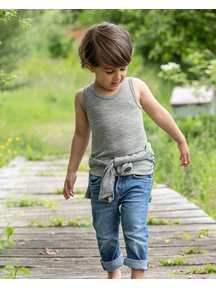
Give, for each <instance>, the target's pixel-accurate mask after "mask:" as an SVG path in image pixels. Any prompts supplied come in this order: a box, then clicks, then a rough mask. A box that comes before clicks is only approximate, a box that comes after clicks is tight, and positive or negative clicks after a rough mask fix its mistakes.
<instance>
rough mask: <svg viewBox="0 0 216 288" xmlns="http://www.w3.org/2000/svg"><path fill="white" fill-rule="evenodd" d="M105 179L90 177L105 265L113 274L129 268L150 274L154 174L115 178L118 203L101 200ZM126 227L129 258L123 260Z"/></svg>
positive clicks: (94, 215)
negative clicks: (121, 237) (150, 206)
mask: <svg viewBox="0 0 216 288" xmlns="http://www.w3.org/2000/svg"><path fill="white" fill-rule="evenodd" d="M100 182H101V177H99V176H94V175H90V177H89V188H90V194H91V205H92V217H93V226H94V228H95V231H96V237H97V242H98V248H99V252H100V255H101V264H102V266H103V268H104V270H106V271H109V272H112V271H114V270H116V269H117V268H119V267H120V266H122V265H123V264H124V265H127V266H128V267H130V268H133V269H143V270H148V260H147V254H148V236H149V235H148V227H147V212H148V202H149V197H150V194H151V189H152V183H153V174H151V175H135V174H132V175H128V176H117V177H115V185H114V200H113V201H112V202H110V203H108V202H103V201H99V200H98V195H99V191H100ZM120 221H121V224H122V230H123V234H124V240H125V246H126V252H127V257H126V258H125V259H123V256H122V253H121V250H120V246H119V224H120Z"/></svg>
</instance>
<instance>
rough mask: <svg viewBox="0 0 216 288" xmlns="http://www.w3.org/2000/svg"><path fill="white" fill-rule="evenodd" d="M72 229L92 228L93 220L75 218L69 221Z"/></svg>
mask: <svg viewBox="0 0 216 288" xmlns="http://www.w3.org/2000/svg"><path fill="white" fill-rule="evenodd" d="M68 226H70V227H89V226H92V223H91V218H85V219H82V218H81V217H77V218H75V219H74V220H73V221H69V223H68Z"/></svg>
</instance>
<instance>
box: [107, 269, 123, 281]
mask: <svg viewBox="0 0 216 288" xmlns="http://www.w3.org/2000/svg"><path fill="white" fill-rule="evenodd" d="M107 273H108V279H121V271H120V270H119V269H116V270H115V271H113V272H107Z"/></svg>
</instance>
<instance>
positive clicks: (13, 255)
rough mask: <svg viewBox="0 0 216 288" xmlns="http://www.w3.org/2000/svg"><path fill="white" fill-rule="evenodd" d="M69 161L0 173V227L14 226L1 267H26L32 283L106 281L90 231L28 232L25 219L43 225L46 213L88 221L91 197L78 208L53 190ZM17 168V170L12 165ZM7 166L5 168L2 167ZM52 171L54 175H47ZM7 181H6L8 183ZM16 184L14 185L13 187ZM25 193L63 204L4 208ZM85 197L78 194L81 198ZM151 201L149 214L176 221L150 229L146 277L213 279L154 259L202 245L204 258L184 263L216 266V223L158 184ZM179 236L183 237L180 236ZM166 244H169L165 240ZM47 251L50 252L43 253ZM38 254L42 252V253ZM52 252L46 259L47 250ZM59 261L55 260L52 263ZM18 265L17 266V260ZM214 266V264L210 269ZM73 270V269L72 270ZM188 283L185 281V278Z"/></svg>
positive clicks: (83, 182) (126, 274) (82, 177)
mask: <svg viewBox="0 0 216 288" xmlns="http://www.w3.org/2000/svg"><path fill="white" fill-rule="evenodd" d="M67 163H68V160H64V161H62V162H61V161H59V162H58V161H54V162H51V161H46V162H43V161H34V162H30V161H25V160H19V159H18V160H17V161H14V162H13V163H11V164H10V165H8V167H6V168H5V167H3V169H0V211H1V212H0V229H3V228H4V227H5V225H6V224H7V220H8V219H9V220H10V222H11V224H12V226H13V227H14V229H15V230H14V233H13V235H12V239H14V240H15V242H16V244H15V245H13V246H12V248H7V249H4V250H2V251H0V267H3V266H4V265H7V264H16V263H17V262H19V263H20V264H21V265H23V266H26V267H29V269H30V271H31V276H30V279H37V278H41V279H46V278H47V279H51V278H52V279H53V278H54V279H57V278H60V279H63V278H70V279H75V278H78V279H85V278H86V279H97V278H98V279H104V278H106V277H107V274H106V272H105V271H104V270H103V269H102V267H101V264H100V255H99V251H98V248H97V241H96V235H95V231H94V228H93V227H47V228H26V227H25V225H26V224H28V221H29V220H34V219H38V220H40V221H44V222H45V221H46V220H47V218H48V217H49V216H50V215H55V216H64V217H66V218H69V219H71V220H73V219H74V218H75V217H77V216H82V217H83V218H89V217H91V205H90V201H89V199H83V201H82V202H81V203H79V204H75V202H76V201H77V200H79V197H80V196H79V195H75V197H74V198H73V199H70V200H68V201H65V199H64V197H63V195H58V196H57V195H53V191H54V190H56V189H62V188H63V184H64V176H61V175H60V173H62V172H63V171H65V169H66V165H67ZM13 165H15V166H13ZM4 168H5V169H4ZM37 172H39V173H40V172H44V175H47V176H36V174H37ZM52 173H53V175H55V177H53V176H50V175H51V174H52ZM78 175H79V177H78V179H79V180H78V182H77V186H76V187H77V188H76V189H80V187H81V188H84V189H85V188H86V186H87V181H88V173H79V174H78ZM9 179H10V181H8V180H9ZM13 186H14V187H13ZM25 192H26V193H27V194H28V195H29V196H30V198H31V199H38V198H43V197H46V199H49V200H50V199H53V200H54V201H57V202H59V203H60V204H62V205H61V206H55V207H53V208H54V209H58V210H59V211H58V212H53V209H52V208H46V207H14V208H10V209H7V208H6V207H5V205H4V204H3V200H4V199H6V198H8V197H13V196H16V197H17V198H19V197H18V195H19V196H21V195H22V194H24V193H25ZM83 196H84V195H82V197H83ZM152 196H153V200H152V202H151V203H150V204H149V212H148V216H149V217H150V216H154V217H155V218H161V219H166V220H180V221H181V224H179V225H149V235H150V238H149V262H150V267H149V271H147V272H146V273H145V278H149V279H151V278H154V279H157V278H161V279H166V278H169V279H172V278H173V277H174V278H173V279H175V278H181V279H184V278H185V277H186V278H187V277H191V278H194V279H195V278H201V277H206V278H209V279H210V278H214V277H215V275H195V274H194V275H178V276H171V275H170V273H171V272H173V271H175V270H178V269H182V268H184V269H187V267H190V266H187V267H163V266H162V265H161V264H160V263H159V262H158V259H164V260H165V259H168V258H174V257H181V256H182V255H181V254H182V251H184V250H186V249H188V248H190V247H193V248H197V247H199V246H200V249H201V250H206V251H208V252H209V253H208V254H198V255H189V256H188V259H190V260H193V261H194V263H195V264H194V265H196V266H200V267H201V266H202V265H204V264H206V263H210V264H211V263H212V264H214V265H215V264H216V257H215V256H216V251H215V244H214V243H215V239H216V222H215V221H214V220H213V219H212V218H211V217H209V216H208V215H207V214H206V213H205V212H203V211H202V210H200V209H199V208H198V207H197V206H196V205H195V204H194V203H191V202H190V201H189V200H187V199H186V198H185V197H183V196H182V195H180V194H179V193H177V192H176V191H174V190H172V189H170V188H168V187H166V186H165V185H162V184H159V185H157V188H155V189H153V190H152ZM202 229H210V231H209V232H208V238H206V239H201V238H196V235H197V234H198V233H200V231H201V230H202ZM181 231H182V232H185V233H187V234H189V235H190V237H191V238H190V239H187V238H184V237H183V236H182V238H179V239H176V235H181V233H177V232H181ZM180 237H181V236H180ZM167 240H169V241H168V242H166V241H167ZM120 246H121V250H122V253H123V255H124V256H126V250H125V243H124V240H123V234H122V229H121V226H120ZM46 248H48V249H50V250H46ZM41 251H42V252H44V253H42V254H43V255H42V254H41ZM49 251H51V252H55V253H56V254H53V255H50V252H49ZM56 259H57V260H56ZM16 261H17V262H16ZM214 265H213V266H214ZM71 267H73V269H71ZM121 271H122V275H123V278H125V279H128V278H130V269H129V268H128V267H125V266H123V267H121ZM20 277H21V278H22V277H23V278H28V277H27V276H20ZM187 279H188V278H187Z"/></svg>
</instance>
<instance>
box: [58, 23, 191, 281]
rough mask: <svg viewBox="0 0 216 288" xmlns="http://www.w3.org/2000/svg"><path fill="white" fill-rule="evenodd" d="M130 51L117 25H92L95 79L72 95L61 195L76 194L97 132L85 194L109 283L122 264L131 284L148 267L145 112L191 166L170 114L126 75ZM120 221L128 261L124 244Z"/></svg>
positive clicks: (149, 173)
mask: <svg viewBox="0 0 216 288" xmlns="http://www.w3.org/2000/svg"><path fill="white" fill-rule="evenodd" d="M132 52H133V46H132V43H131V39H130V35H129V33H128V32H127V31H125V30H124V29H123V28H121V27H119V26H117V25H115V24H112V23H106V22H105V23H101V24H98V25H95V26H93V27H91V28H90V29H88V30H87V31H86V33H85V35H84V37H83V39H82V41H81V44H80V47H79V56H80V59H81V66H82V68H84V67H86V68H87V69H88V70H89V71H91V72H92V73H94V74H95V81H94V82H93V83H91V84H90V85H88V86H86V87H84V88H82V89H80V90H79V91H78V92H77V94H76V97H75V110H76V129H75V133H74V136H73V140H72V147H71V155H70V160H69V164H68V172H67V176H66V179H65V184H64V191H63V193H64V197H65V199H66V200H67V199H69V198H70V196H72V197H73V196H74V193H75V192H74V183H75V181H76V172H77V170H78V167H79V164H80V162H81V159H82V157H83V155H84V153H85V150H86V148H87V145H88V142H89V138H90V131H92V151H91V156H90V158H89V166H90V170H89V183H88V189H87V191H86V197H87V198H91V206H92V217H93V226H94V228H95V230H96V237H97V242H98V248H99V252H100V255H101V264H102V266H103V268H104V270H106V271H107V272H108V278H110V279H116V278H121V273H120V270H119V267H120V266H122V265H123V264H125V265H127V266H128V267H130V268H131V278H133V279H142V278H144V271H145V270H147V269H148V260H147V252H148V227H147V210H148V202H149V201H150V194H151V189H152V183H153V172H154V153H153V151H152V149H151V145H150V143H149V142H148V141H147V138H146V134H145V129H144V126H143V117H142V109H143V110H144V111H145V112H146V113H147V114H148V115H149V117H151V119H152V120H153V121H154V122H155V123H156V124H157V125H159V126H160V127H161V128H162V129H164V130H165V131H166V132H167V133H168V134H169V135H170V136H171V137H172V138H173V139H174V140H175V141H176V142H177V146H178V148H179V151H180V160H181V162H180V165H181V166H184V167H186V166H187V165H188V164H189V162H190V156H189V150H188V147H187V143H186V140H185V138H184V136H183V135H182V133H181V131H180V130H179V128H178V127H177V125H176V123H175V122H174V120H173V118H172V117H171V115H170V114H169V113H168V112H167V110H165V109H164V108H163V107H162V106H161V105H160V104H159V103H158V102H157V100H156V99H155V98H154V96H153V95H152V93H151V92H150V90H149V88H148V87H147V85H146V84H145V83H144V82H143V81H141V80H139V79H137V78H132V77H126V75H127V67H128V65H129V63H130V61H131V56H132ZM120 219H121V224H122V230H123V234H124V240H125V245H126V252H127V257H126V258H125V259H123V256H122V254H121V250H120V247H119V235H118V234H119V223H120Z"/></svg>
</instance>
